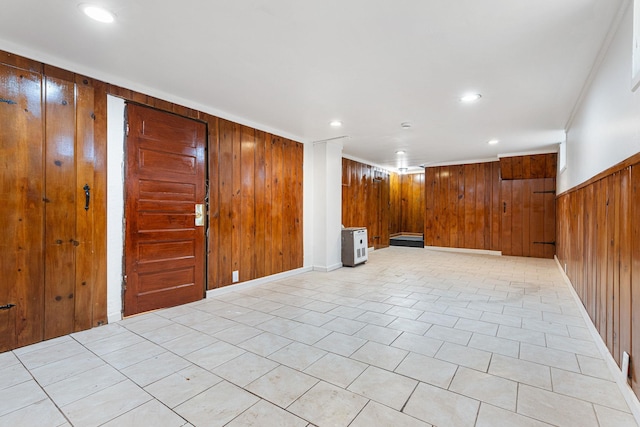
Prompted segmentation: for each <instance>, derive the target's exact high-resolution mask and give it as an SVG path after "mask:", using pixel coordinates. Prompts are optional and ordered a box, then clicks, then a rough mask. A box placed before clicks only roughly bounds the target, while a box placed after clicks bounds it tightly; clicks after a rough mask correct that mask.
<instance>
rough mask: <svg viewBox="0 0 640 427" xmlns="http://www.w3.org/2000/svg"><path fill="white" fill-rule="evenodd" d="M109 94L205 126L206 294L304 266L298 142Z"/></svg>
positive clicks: (115, 91) (123, 93)
mask: <svg viewBox="0 0 640 427" xmlns="http://www.w3.org/2000/svg"><path fill="white" fill-rule="evenodd" d="M107 93H109V94H110V95H114V96H118V97H121V98H124V99H126V100H129V101H132V102H136V103H139V104H142V105H147V106H150V107H153V108H157V109H159V110H163V111H169V112H172V113H175V114H179V115H182V116H185V117H189V118H192V119H196V120H200V121H203V122H205V123H206V124H207V127H208V157H209V168H208V170H209V172H208V175H209V239H208V242H209V245H208V246H209V247H208V269H207V289H215V288H219V287H223V286H227V285H230V284H232V283H233V280H232V278H233V272H234V271H238V275H239V279H240V280H239V281H240V282H244V281H247V280H252V279H258V278H261V277H266V276H269V275H272V274H276V273H282V272H284V271H289V270H293V269H296V268H301V267H302V265H303V262H304V260H303V255H304V250H303V235H302V231H303V230H302V219H303V209H302V202H303V200H302V185H303V146H302V144H301V143H299V142H296V141H292V140H289V139H286V138H282V137H279V136H277V135H272V134H269V133H266V132H263V131H260V130H257V129H253V128H251V127H248V126H243V125H240V124H238V123H234V122H231V121H227V120H224V119H220V118H218V117H215V116H212V115H209V114H206V113H202V112H199V111H197V110H193V109H190V108H186V107H182V106H179V105H175V104H172V103H170V102H167V101H163V100H160V99H157V98H153V97H150V96H147V95H143V94H140V93H137V92H134V91H131V90H128V89H123V88H120V87H117V86H112V85H109V86H108V89H107Z"/></svg>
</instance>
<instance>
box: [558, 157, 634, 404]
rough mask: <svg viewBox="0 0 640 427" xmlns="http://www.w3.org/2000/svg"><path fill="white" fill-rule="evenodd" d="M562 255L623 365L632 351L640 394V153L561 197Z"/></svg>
mask: <svg viewBox="0 0 640 427" xmlns="http://www.w3.org/2000/svg"><path fill="white" fill-rule="evenodd" d="M557 208H558V209H557V210H558V217H557V228H558V232H557V238H558V250H557V256H558V260H559V262H560V264H561V265H562V266H564V267H565V269H566V272H567V276H568V277H569V279H570V280H571V283H572V285H573V287H574V288H575V289H576V292H577V293H578V295H579V296H580V299H581V300H582V302H583V304H584V306H585V308H586V310H587V313H588V314H589V316H590V317H591V320H592V321H593V323H594V325H595V326H596V328H597V329H598V331H599V333H600V335H601V336H602V339H603V341H604V342H605V343H606V345H607V347H608V349H609V351H610V352H611V354H612V355H613V357H614V359H615V360H616V362H617V363H618V364H619V365H620V364H621V360H622V353H623V352H624V351H626V352H628V353H629V354H630V355H631V361H632V363H631V369H632V387H633V389H634V391H635V393H636V394H640V383H639V381H638V375H639V374H640V369H639V368H638V366H637V365H638V360H640V221H638V218H640V155H636V156H634V157H633V158H631V159H628V160H627V161H625V162H623V163H621V164H620V165H617V166H615V167H613V168H611V169H610V170H608V171H605V172H603V173H602V174H599V175H598V176H597V177H594V178H593V179H591V180H589V181H588V182H587V183H585V184H583V185H581V186H579V187H578V188H576V189H572V190H570V191H568V192H566V193H564V194H562V195H560V196H559V197H558V199H557Z"/></svg>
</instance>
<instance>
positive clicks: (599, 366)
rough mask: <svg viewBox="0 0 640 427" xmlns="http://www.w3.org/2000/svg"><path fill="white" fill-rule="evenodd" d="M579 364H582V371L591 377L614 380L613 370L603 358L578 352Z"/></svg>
mask: <svg viewBox="0 0 640 427" xmlns="http://www.w3.org/2000/svg"><path fill="white" fill-rule="evenodd" d="M576 357H577V358H578V364H579V365H580V372H582V373H583V374H584V375H589V376H590V377H596V378H602V379H603V380H610V381H612V380H613V377H612V376H611V371H610V370H609V367H608V366H607V363H606V362H605V361H604V360H602V358H599V357H598V358H595V357H589V356H583V355H581V354H577V355H576Z"/></svg>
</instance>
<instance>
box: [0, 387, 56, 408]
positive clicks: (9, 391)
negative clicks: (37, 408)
mask: <svg viewBox="0 0 640 427" xmlns="http://www.w3.org/2000/svg"><path fill="white" fill-rule="evenodd" d="M46 399H47V395H46V394H45V393H44V392H43V391H42V389H41V388H40V386H38V384H37V383H36V382H35V381H27V382H23V383H20V384H16V385H14V386H12V387H7V388H5V389H3V390H0V402H2V403H1V404H0V416H2V415H5V414H8V413H10V412H13V411H17V410H18V409H22V408H24V407H27V406H29V405H33V404H34V403H37V402H40V401H42V400H46Z"/></svg>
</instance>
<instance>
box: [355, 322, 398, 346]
mask: <svg viewBox="0 0 640 427" xmlns="http://www.w3.org/2000/svg"><path fill="white" fill-rule="evenodd" d="M400 334H402V331H398V330H397V329H390V328H385V327H382V326H377V325H367V326H365V327H364V328H362V329H360V330H359V331H358V332H356V333H355V334H353V336H354V337H358V338H362V339H365V340H369V341H375V342H377V343H380V344H385V345H389V344H391V343H392V342H393V341H395V339H396V338H398V336H400Z"/></svg>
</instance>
